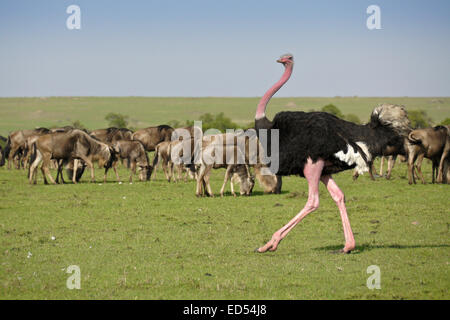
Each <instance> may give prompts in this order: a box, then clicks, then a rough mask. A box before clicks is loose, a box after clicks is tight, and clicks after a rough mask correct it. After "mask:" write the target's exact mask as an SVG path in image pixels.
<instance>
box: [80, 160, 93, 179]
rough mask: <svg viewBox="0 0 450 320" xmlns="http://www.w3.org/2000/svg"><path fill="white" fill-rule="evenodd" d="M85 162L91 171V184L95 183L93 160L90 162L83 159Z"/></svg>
mask: <svg viewBox="0 0 450 320" xmlns="http://www.w3.org/2000/svg"><path fill="white" fill-rule="evenodd" d="M81 159H82V160H83V161H84V162H86V164H87V165H88V166H89V168H90V169H91V182H92V183H94V182H95V172H94V164H93V163H92V162H91V160H89V159H88V158H87V157H82V158H81Z"/></svg>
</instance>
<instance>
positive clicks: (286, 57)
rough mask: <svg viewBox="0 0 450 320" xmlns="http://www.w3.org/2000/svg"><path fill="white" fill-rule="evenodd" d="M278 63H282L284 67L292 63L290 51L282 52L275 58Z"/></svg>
mask: <svg viewBox="0 0 450 320" xmlns="http://www.w3.org/2000/svg"><path fill="white" fill-rule="evenodd" d="M277 62H278V63H282V64H283V65H284V66H285V67H287V66H289V65H293V64H294V56H293V55H292V54H290V53H286V54H283V55H282V56H281V57H280V59H278V60H277Z"/></svg>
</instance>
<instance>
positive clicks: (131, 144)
mask: <svg viewBox="0 0 450 320" xmlns="http://www.w3.org/2000/svg"><path fill="white" fill-rule="evenodd" d="M112 147H113V149H114V151H115V152H116V154H117V157H118V159H119V158H120V159H122V160H125V159H126V160H127V161H128V162H129V163H130V171H131V173H130V179H129V180H130V182H133V175H134V174H136V167H138V168H139V179H140V180H141V181H145V180H149V179H150V176H151V175H152V169H153V167H152V166H150V163H149V160H148V155H147V152H146V151H145V148H144V146H143V145H142V143H141V142H139V141H136V140H118V141H116V142H114V143H113V144H112ZM118 159H117V160H118ZM116 167H117V161H114V162H113V164H112V168H113V169H114V172H115V174H116V178H117V181H120V177H119V174H118V173H117V168H116ZM108 169H109V168H106V169H105V177H104V179H103V180H104V181H105V182H106V174H107V172H108Z"/></svg>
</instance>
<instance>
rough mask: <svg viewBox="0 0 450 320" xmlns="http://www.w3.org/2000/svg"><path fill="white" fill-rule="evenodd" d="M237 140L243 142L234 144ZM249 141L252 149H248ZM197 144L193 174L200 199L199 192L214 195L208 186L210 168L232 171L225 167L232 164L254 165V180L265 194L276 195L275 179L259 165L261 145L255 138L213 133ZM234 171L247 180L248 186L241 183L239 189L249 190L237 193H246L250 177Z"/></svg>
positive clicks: (247, 192)
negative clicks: (198, 162) (195, 175)
mask: <svg viewBox="0 0 450 320" xmlns="http://www.w3.org/2000/svg"><path fill="white" fill-rule="evenodd" d="M239 138H242V139H245V140H244V142H243V143H242V140H241V143H240V142H238V139H239ZM252 142H253V143H254V144H253V145H254V146H255V149H256V150H251V148H250V145H251V143H252ZM201 144H202V146H201V157H200V167H199V169H198V173H197V187H196V196H197V197H200V196H202V195H203V191H204V192H205V193H206V195H208V196H211V197H213V196H214V194H213V193H212V190H211V186H210V183H209V175H210V173H211V169H218V168H227V169H228V170H233V168H229V166H234V165H254V167H255V173H256V176H257V178H258V181H259V182H260V183H261V184H263V188H264V189H265V192H272V193H275V192H276V188H277V176H276V175H274V174H272V173H270V170H269V169H268V167H267V166H266V165H265V164H264V163H263V162H262V160H261V157H260V154H259V151H260V150H261V146H260V144H259V140H258V138H257V137H256V136H254V137H252V138H250V137H246V136H245V135H240V134H231V135H230V134H217V135H211V136H204V137H203V139H202V142H201ZM197 147H198V146H197ZM237 172H239V173H242V174H243V176H242V178H243V179H248V184H246V185H242V184H241V188H243V187H245V186H247V187H249V188H250V189H247V190H242V189H241V192H242V191H243V192H244V193H245V194H250V192H251V189H252V188H253V183H252V182H251V181H250V180H252V177H251V176H249V175H248V174H246V172H247V173H248V172H249V171H248V170H238V171H237Z"/></svg>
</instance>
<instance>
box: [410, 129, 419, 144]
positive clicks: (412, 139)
mask: <svg viewBox="0 0 450 320" xmlns="http://www.w3.org/2000/svg"><path fill="white" fill-rule="evenodd" d="M408 140H409V142H411V143H412V144H421V143H422V140H420V138H419V137H417V136H415V132H414V131H411V132H410V133H409V134H408Z"/></svg>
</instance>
